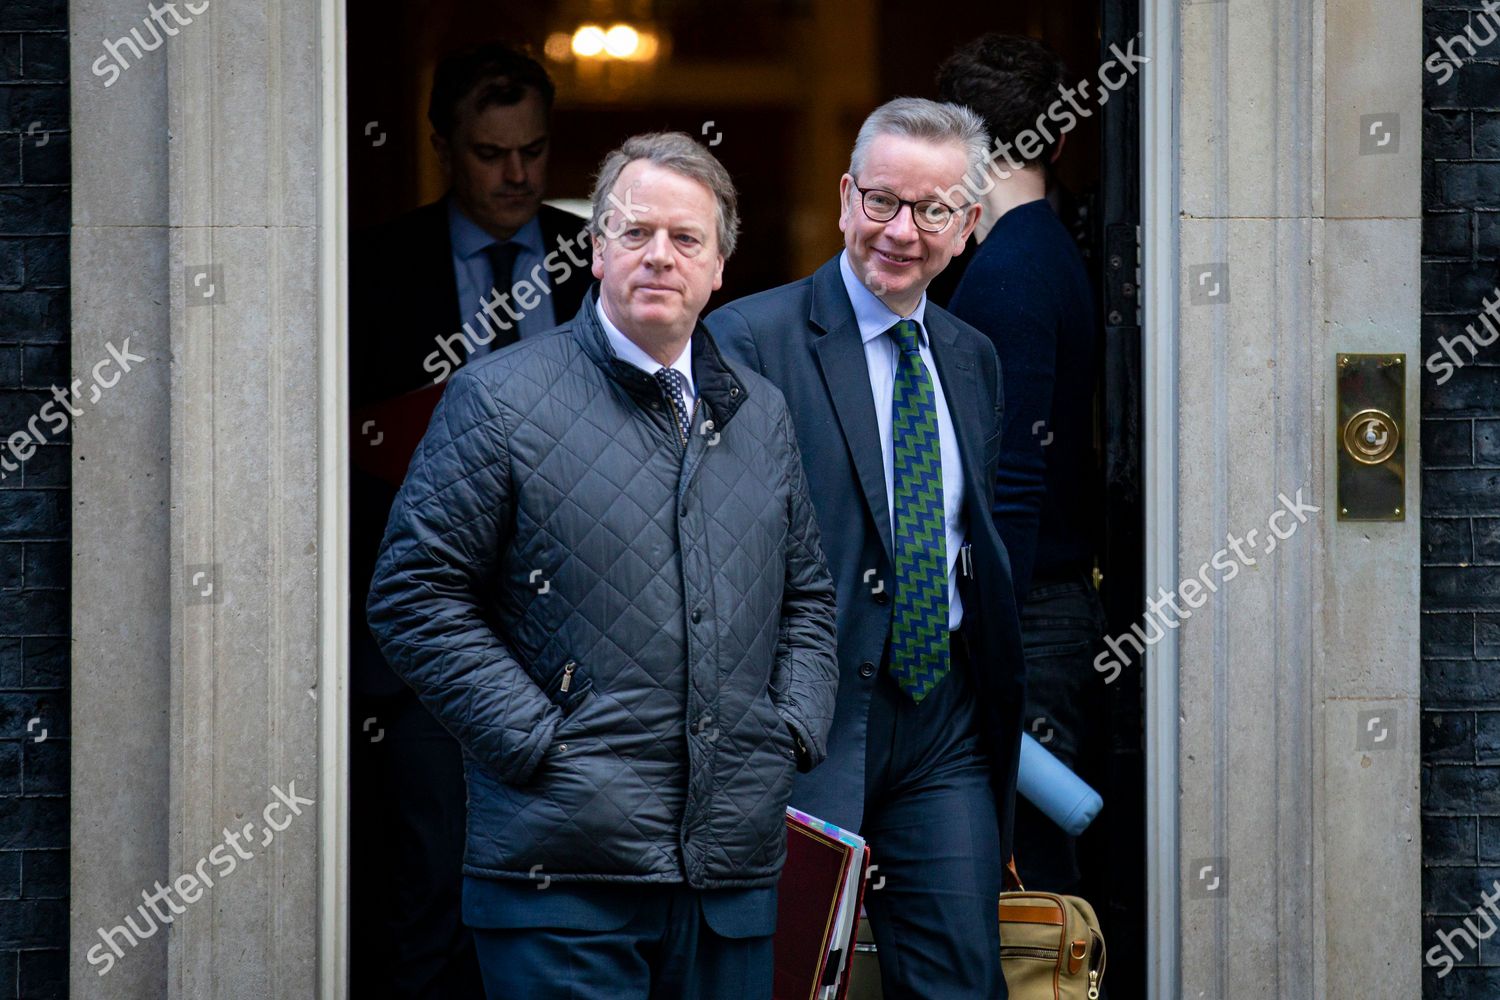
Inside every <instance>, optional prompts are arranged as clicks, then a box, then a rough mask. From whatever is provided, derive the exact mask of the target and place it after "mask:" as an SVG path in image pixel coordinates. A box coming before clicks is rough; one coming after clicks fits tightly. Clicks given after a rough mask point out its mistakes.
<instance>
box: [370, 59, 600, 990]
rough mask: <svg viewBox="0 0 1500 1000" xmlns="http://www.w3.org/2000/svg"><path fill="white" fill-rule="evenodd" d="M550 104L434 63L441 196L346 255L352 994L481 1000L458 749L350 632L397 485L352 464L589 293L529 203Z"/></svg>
mask: <svg viewBox="0 0 1500 1000" xmlns="http://www.w3.org/2000/svg"><path fill="white" fill-rule="evenodd" d="M552 98H553V86H552V81H551V80H550V79H548V77H547V74H546V71H545V70H543V69H542V67H541V66H540V65H538V64H537V63H536V62H535V61H534V60H532V59H530V58H528V57H526V56H525V55H522V54H520V53H518V52H516V51H514V50H512V49H510V48H508V47H506V46H503V45H498V44H491V45H485V46H481V47H479V48H476V49H473V50H471V51H468V52H463V53H460V54H457V55H454V56H450V57H448V58H447V59H444V60H443V61H442V63H441V64H440V65H439V66H438V69H437V73H436V76H435V78H434V81H433V89H432V99H431V103H430V105H429V107H428V119H429V121H430V122H431V124H432V129H433V132H432V144H433V148H434V149H435V150H436V151H437V154H438V158H439V160H440V162H441V164H442V168H443V171H444V173H445V174H446V176H447V180H448V192H447V193H446V194H445V195H444V196H443V197H442V198H441V199H439V200H438V201H435V202H433V203H432V204H430V205H424V206H422V207H421V208H418V209H416V210H415V211H413V212H410V213H408V214H406V215H403V216H400V217H399V218H396V219H394V220H392V221H391V222H389V223H386V224H385V225H383V226H381V227H379V228H377V229H375V230H374V231H372V232H369V233H365V234H361V235H357V236H356V237H354V239H353V240H352V241H351V246H350V330H349V342H350V350H349V354H350V378H349V388H350V397H351V402H352V406H353V409H354V410H355V412H356V414H357V419H356V421H355V426H354V428H353V429H352V430H353V433H354V442H353V447H354V450H355V454H356V461H355V463H354V468H353V469H352V470H351V487H352V502H351V511H350V514H351V534H352V545H353V551H352V558H351V580H350V583H351V587H350V589H351V592H352V593H351V601H350V609H351V622H350V634H351V656H350V658H351V661H352V671H353V719H354V725H355V727H356V732H355V733H354V747H353V760H352V777H353V782H352V784H353V793H352V803H353V809H354V818H353V829H352V832H351V855H352V858H351V860H352V865H353V878H352V880H351V881H352V891H353V895H354V900H355V905H354V907H353V913H354V927H353V935H352V941H351V946H352V954H353V962H352V967H353V970H354V971H353V975H354V977H355V982H354V995H356V996H378V997H400V998H406V997H413V998H415V997H443V998H450V997H451V998H458V1000H462V998H466V997H482V996H483V995H484V994H483V989H482V986H481V983H480V978H479V968H478V964H477V961H476V960H475V957H474V946H473V942H472V939H471V936H470V934H469V932H468V930H467V929H465V928H464V926H463V924H462V922H461V919H460V892H461V886H462V876H461V863H462V857H463V843H464V818H465V809H464V801H465V798H464V794H465V793H464V779H463V766H462V759H461V756H460V752H459V748H458V744H457V743H456V742H455V741H454V740H453V738H452V737H451V736H450V735H448V733H447V732H446V731H445V730H444V729H443V728H442V727H441V726H439V725H438V723H437V722H436V721H435V720H434V719H433V718H432V716H431V715H430V714H429V713H428V712H427V710H426V709H425V708H423V707H422V706H421V705H420V704H419V703H418V701H417V699H416V696H415V695H414V694H413V693H412V691H411V690H410V689H409V688H408V687H407V686H406V685H405V684H404V683H403V682H402V681H401V680H400V679H399V678H398V677H397V676H396V675H395V674H394V673H393V672H392V671H391V669H390V667H389V666H388V665H387V664H386V662H385V659H384V658H383V657H382V656H381V654H380V651H379V649H378V648H377V647H376V645H375V642H374V640H373V637H372V636H371V635H370V630H369V626H368V625H367V623H366V621H365V600H366V595H367V594H368V592H369V585H370V579H371V576H372V575H373V573H374V568H375V555H376V552H377V551H378V549H379V546H380V539H381V536H382V534H383V532H384V529H385V524H386V520H387V518H388V516H389V514H390V508H391V503H392V500H393V499H394V497H395V494H396V488H397V487H398V486H399V485H400V483H399V475H396V476H394V477H392V476H391V475H389V474H386V475H381V474H379V473H378V472H375V471H372V470H371V469H369V468H368V467H367V466H366V464H365V463H363V462H361V461H360V460H359V459H360V458H361V457H362V456H363V455H367V454H380V453H379V452H378V451H365V452H362V451H361V449H369V448H371V446H374V447H375V448H377V449H378V448H380V447H383V448H384V449H386V450H387V451H390V450H392V449H399V448H400V447H401V445H400V443H399V440H398V439H401V438H403V436H404V438H405V440H407V442H408V445H407V447H408V448H409V447H410V444H411V443H414V442H415V440H416V436H418V435H420V433H421V430H422V427H425V426H426V420H425V414H426V413H427V412H430V410H431V407H432V405H434V404H435V403H436V397H437V394H438V392H439V391H440V389H437V388H433V387H434V385H435V383H436V384H440V383H442V382H443V381H444V380H445V379H446V378H447V377H448V376H449V375H450V374H452V372H453V370H454V369H455V368H456V367H458V366H459V365H461V364H463V363H464V362H465V361H466V360H468V359H469V358H470V357H471V356H479V355H482V354H485V353H488V352H490V351H492V350H495V349H497V348H499V347H502V346H505V345H507V344H511V343H514V342H515V341H516V340H517V339H518V338H520V337H531V336H535V335H537V334H540V333H543V332H545V331H547V330H549V329H551V328H552V327H554V326H556V325H557V324H558V323H560V322H563V321H566V320H570V319H572V318H573V316H574V314H575V313H577V311H578V307H579V303H580V302H581V301H582V298H583V293H584V291H585V289H587V287H588V286H589V284H590V283H591V282H592V280H593V276H592V274H590V272H589V264H590V246H589V243H588V240H587V236H586V234H585V231H584V229H585V225H586V223H585V221H584V220H582V219H579V218H577V217H576V216H573V215H570V214H568V213H566V212H562V211H559V210H557V209H554V208H551V207H549V206H546V205H543V204H542V203H541V199H542V196H543V192H544V189H545V186H546V173H547V153H548V143H549V126H548V118H549V114H550V111H551V107H552ZM423 388H428V389H430V390H431V391H430V392H429V393H428V396H427V397H415V398H416V399H418V400H420V403H419V404H418V405H410V404H408V405H405V406H403V407H401V408H400V409H398V410H392V411H390V412H396V413H399V414H401V416H400V422H401V423H407V424H411V425H413V426H411V427H400V426H390V424H391V423H392V422H393V421H395V420H396V418H395V417H389V418H388V417H385V416H381V418H380V419H373V418H371V417H370V415H371V414H381V413H383V412H385V411H382V409H381V408H382V407H390V406H391V403H390V401H391V400H392V399H394V398H396V397H401V396H403V394H408V393H412V392H413V391H414V390H419V389H423ZM429 397H430V398H429ZM382 457H384V456H382ZM406 457H408V456H406V455H402V456H400V458H401V461H399V462H397V464H396V466H395V468H396V469H398V470H399V469H400V468H402V467H404V464H405V463H404V459H405V458H406ZM393 480H394V481H393Z"/></svg>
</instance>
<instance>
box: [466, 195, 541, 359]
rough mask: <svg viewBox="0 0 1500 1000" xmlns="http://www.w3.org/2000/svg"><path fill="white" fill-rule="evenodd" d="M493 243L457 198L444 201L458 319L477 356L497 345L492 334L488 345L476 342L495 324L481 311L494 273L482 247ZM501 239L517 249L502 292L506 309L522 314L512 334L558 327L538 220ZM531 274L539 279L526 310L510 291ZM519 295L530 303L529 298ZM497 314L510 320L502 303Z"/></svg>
mask: <svg viewBox="0 0 1500 1000" xmlns="http://www.w3.org/2000/svg"><path fill="white" fill-rule="evenodd" d="M495 242H497V241H496V239H495V238H494V237H493V236H491V235H490V234H489V233H487V232H485V231H484V230H483V229H480V228H479V225H478V223H476V222H475V221H474V220H473V219H470V218H469V217H468V216H467V215H465V214H464V213H463V211H462V210H461V209H460V208H459V207H458V202H457V201H455V200H454V199H453V198H451V197H450V198H449V199H448V243H449V246H450V248H451V250H452V253H453V277H454V280H455V282H457V284H458V307H459V311H460V320H459V322H460V323H461V324H467V325H468V327H469V331H470V335H471V337H470V339H471V342H472V343H474V344H475V348H474V354H475V356H478V355H481V354H488V353H489V352H490V351H492V350H494V349H495V338H491V340H490V341H489V343H487V344H480V343H479V342H478V338H481V337H488V336H489V332H490V327H491V326H495V325H497V324H496V323H495V321H494V320H492V319H490V317H489V316H486V315H484V303H485V302H486V301H488V300H489V297H490V292H491V290H493V289H494V287H495V275H494V273H493V269H492V268H491V267H490V257H489V254H487V253H485V248H487V247H489V246H490V245H491V244H493V243H495ZM504 242H509V243H516V244H519V246H520V248H521V249H520V252H519V253H517V254H516V263H515V266H514V268H513V269H512V270H511V274H510V278H509V279H508V280H507V281H505V282H503V285H502V287H501V289H500V292H501V294H503V295H505V296H506V297H507V299H506V301H507V303H508V304H509V306H510V308H511V309H513V310H515V311H516V312H517V313H519V314H520V316H521V321H520V322H519V323H516V324H515V330H516V336H517V337H534V336H536V335H537V334H539V333H541V332H543V331H544V330H550V329H552V328H553V327H554V326H556V325H557V324H556V323H555V322H554V320H553V316H554V313H553V311H552V293H551V291H550V289H551V288H552V279H551V277H550V276H549V275H547V274H546V272H545V270H544V269H543V268H542V261H543V260H544V259H545V257H546V246H545V245H544V244H543V242H542V223H541V220H539V219H538V218H537V217H536V216H532V217H531V221H530V222H528V223H526V225H524V226H522V227H521V228H520V229H518V230H516V234H515V235H514V236H512V237H511V238H510V239H509V240H507V241H504ZM533 278H535V279H539V280H540V281H541V285H540V286H539V287H538V288H537V291H536V298H537V302H536V304H535V305H534V306H533V307H532V308H530V309H522V308H521V305H520V303H518V302H516V301H515V296H514V295H511V289H512V288H514V287H515V284H516V283H517V282H519V281H523V280H525V281H531V280H532V279H533ZM533 284H535V282H534V281H533ZM523 297H524V298H527V299H528V301H529V300H530V298H531V296H523ZM495 314H496V315H497V316H499V317H500V318H501V319H502V320H503V321H505V322H507V323H510V322H512V320H511V318H510V314H509V313H508V312H507V311H506V309H505V307H504V306H497V307H496V309H495ZM479 317H482V318H479ZM569 318H570V319H571V317H569Z"/></svg>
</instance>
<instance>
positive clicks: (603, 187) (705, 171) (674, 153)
mask: <svg viewBox="0 0 1500 1000" xmlns="http://www.w3.org/2000/svg"><path fill="white" fill-rule="evenodd" d="M636 160H648V161H650V162H651V163H654V164H656V165H657V166H658V167H662V168H664V169H667V170H671V171H673V172H675V173H679V174H682V175H683V176H684V177H689V178H692V179H693V180H695V181H697V182H698V183H700V184H702V185H703V186H704V187H706V188H708V189H709V190H710V191H712V192H713V196H714V204H715V212H714V215H715V216H716V221H717V223H718V226H717V228H718V238H719V253H720V254H722V255H723V257H724V259H725V260H728V259H729V256H730V255H731V254H733V253H734V244H735V241H736V240H738V239H739V233H740V214H739V209H738V207H737V204H738V196H737V195H736V194H735V191H734V181H733V180H732V179H731V178H730V176H729V171H727V170H725V169H724V165H723V164H722V163H720V162H719V160H718V158H717V157H715V156H714V154H712V153H710V152H709V151H708V147H706V146H704V145H703V144H702V143H700V142H698V140H696V139H694V138H693V137H692V136H690V135H688V134H687V133H685V132H647V133H644V134H642V135H633V136H631V137H630V138H629V139H626V140H625V141H624V142H623V143H621V144H620V146H619V148H618V149H616V150H614V151H613V152H612V153H610V154H609V155H608V156H606V157H605V158H604V162H603V163H602V164H600V165H599V174H598V176H597V177H596V178H595V180H594V192H593V194H591V195H589V201H590V202H592V204H593V213H592V217H591V218H590V219H589V232H590V233H592V234H593V235H594V238H595V239H598V238H599V237H600V236H603V235H605V233H604V217H605V216H606V215H609V214H610V213H611V212H615V211H618V210H619V209H622V208H623V209H626V210H627V211H628V209H629V207H630V206H629V202H628V200H627V201H626V202H625V203H621V202H620V201H619V199H611V197H610V196H611V194H612V193H613V191H614V189H615V184H616V183H617V182H618V181H619V179H620V174H621V173H622V172H624V170H625V168H626V167H627V166H629V165H630V164H631V163H634V162H635V161H636Z"/></svg>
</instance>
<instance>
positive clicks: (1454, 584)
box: [1421, 0, 1500, 1000]
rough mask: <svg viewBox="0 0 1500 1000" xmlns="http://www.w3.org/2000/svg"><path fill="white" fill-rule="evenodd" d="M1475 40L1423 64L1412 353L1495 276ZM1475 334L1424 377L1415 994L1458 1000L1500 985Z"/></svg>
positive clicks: (1487, 569)
mask: <svg viewBox="0 0 1500 1000" xmlns="http://www.w3.org/2000/svg"><path fill="white" fill-rule="evenodd" d="M1425 21H1426V35H1427V38H1426V44H1425V46H1424V51H1425V52H1426V53H1429V54H1434V53H1442V52H1443V51H1444V49H1443V47H1442V45H1441V42H1442V41H1444V40H1451V39H1453V38H1455V36H1458V35H1460V34H1462V33H1464V32H1465V30H1466V29H1468V30H1471V31H1473V33H1474V41H1476V42H1482V41H1484V40H1485V39H1486V38H1487V37H1488V34H1489V31H1490V30H1491V27H1490V24H1491V22H1490V18H1489V15H1487V14H1485V13H1483V8H1482V6H1481V4H1480V2H1479V0H1467V2H1466V0H1442V2H1432V0H1428V3H1427V4H1426V8H1425ZM1496 30H1500V25H1496ZM1451 48H1452V49H1453V51H1455V52H1457V53H1458V55H1459V56H1460V57H1461V58H1467V56H1468V53H1467V51H1466V49H1465V47H1464V46H1463V44H1462V43H1459V44H1456V45H1452V46H1451ZM1475 49H1476V57H1475V58H1474V59H1473V61H1470V62H1468V63H1467V64H1466V65H1463V66H1462V67H1459V68H1456V69H1455V70H1454V72H1453V73H1452V75H1451V77H1450V78H1449V79H1448V80H1447V81H1446V82H1442V80H1441V77H1442V76H1446V75H1447V74H1446V73H1441V72H1438V73H1434V72H1426V73H1424V76H1425V79H1426V83H1425V86H1426V100H1425V104H1426V111H1425V112H1424V115H1423V142H1424V146H1423V153H1422V156H1423V183H1422V188H1423V199H1424V205H1425V208H1426V214H1425V217H1424V225H1423V235H1422V259H1423V266H1422V271H1423V273H1422V352H1423V360H1424V362H1425V361H1426V359H1427V358H1428V357H1430V356H1431V355H1432V354H1433V353H1434V352H1440V351H1443V348H1442V341H1443V339H1444V338H1448V339H1449V342H1450V343H1456V342H1455V341H1453V338H1454V337H1455V336H1457V335H1459V334H1464V333H1465V331H1466V328H1467V327H1469V326H1470V325H1474V326H1475V328H1476V330H1477V331H1478V332H1479V333H1480V334H1481V336H1485V337H1487V336H1488V333H1487V331H1486V330H1485V328H1484V327H1483V325H1481V324H1479V323H1478V322H1477V319H1478V316H1479V314H1480V313H1481V311H1482V310H1483V309H1484V302H1485V301H1486V300H1490V301H1493V300H1494V298H1495V293H1494V290H1495V287H1496V285H1497V284H1500V273H1497V272H1500V264H1497V258H1500V38H1497V39H1496V40H1495V41H1492V42H1490V43H1489V44H1488V45H1483V46H1481V45H1476V46H1475ZM1476 347H1477V354H1475V355H1474V356H1473V359H1472V360H1469V359H1470V354H1471V352H1470V351H1469V350H1468V349H1467V348H1465V347H1464V346H1462V345H1461V344H1456V346H1455V347H1454V353H1455V354H1456V355H1457V356H1458V358H1460V359H1463V360H1464V362H1465V363H1464V364H1463V366H1462V367H1458V366H1456V365H1455V366H1454V367H1453V370H1452V371H1451V372H1448V371H1447V369H1446V364H1449V363H1451V362H1452V361H1453V358H1452V356H1451V355H1449V354H1448V353H1447V352H1443V353H1442V354H1441V356H1440V359H1439V361H1438V362H1437V364H1436V367H1437V368H1438V371H1437V372H1436V373H1434V372H1432V371H1424V373H1423V380H1422V452H1423V454H1422V472H1421V478H1422V719H1421V727H1422V863H1423V877H1422V911H1423V926H1422V946H1423V949H1424V954H1426V953H1429V952H1430V951H1431V949H1433V948H1437V949H1438V952H1437V953H1436V956H1435V957H1437V958H1438V959H1439V960H1441V957H1442V956H1444V955H1446V956H1447V957H1448V958H1450V959H1453V962H1454V964H1453V967H1452V969H1451V970H1450V971H1448V972H1447V974H1446V975H1443V976H1441V977H1440V976H1439V975H1438V973H1439V971H1441V969H1440V968H1434V967H1431V965H1429V964H1428V963H1427V962H1425V961H1424V989H1423V995H1424V996H1425V997H1428V998H1465V1000H1469V998H1473V1000H1479V998H1489V997H1495V996H1500V936H1497V937H1494V938H1492V939H1491V940H1490V941H1488V942H1481V943H1480V944H1479V947H1478V948H1477V949H1471V948H1470V946H1469V944H1468V942H1467V941H1466V940H1464V937H1463V934H1468V933H1469V929H1468V928H1467V927H1465V926H1464V924H1463V919H1464V918H1465V917H1467V918H1468V920H1469V921H1470V922H1471V923H1472V924H1473V925H1474V929H1475V930H1477V931H1478V932H1480V933H1481V934H1483V933H1486V932H1487V931H1488V930H1489V926H1490V925H1489V924H1488V922H1487V921H1488V916H1486V917H1480V916H1476V915H1475V910H1476V908H1479V907H1482V906H1483V905H1484V900H1483V899H1482V893H1484V892H1486V891H1491V892H1492V893H1493V891H1494V885H1495V882H1496V880H1497V879H1500V343H1495V344H1491V345H1489V346H1482V345H1476ZM1424 368H1425V365H1424ZM1445 376H1446V377H1445ZM1440 382H1441V384H1439V383H1440ZM1491 898H1494V896H1493V895H1492V896H1491ZM1456 929H1457V930H1460V931H1462V932H1463V934H1461V935H1458V936H1453V937H1450V938H1449V940H1451V941H1452V943H1453V950H1449V948H1448V947H1447V946H1445V945H1444V944H1443V943H1442V939H1441V938H1440V937H1439V935H1440V934H1445V935H1453V932H1454V931H1455V930H1456ZM1475 937H1476V938H1477V937H1478V935H1475ZM1442 967H1443V968H1446V963H1444V964H1443V966H1442Z"/></svg>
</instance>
